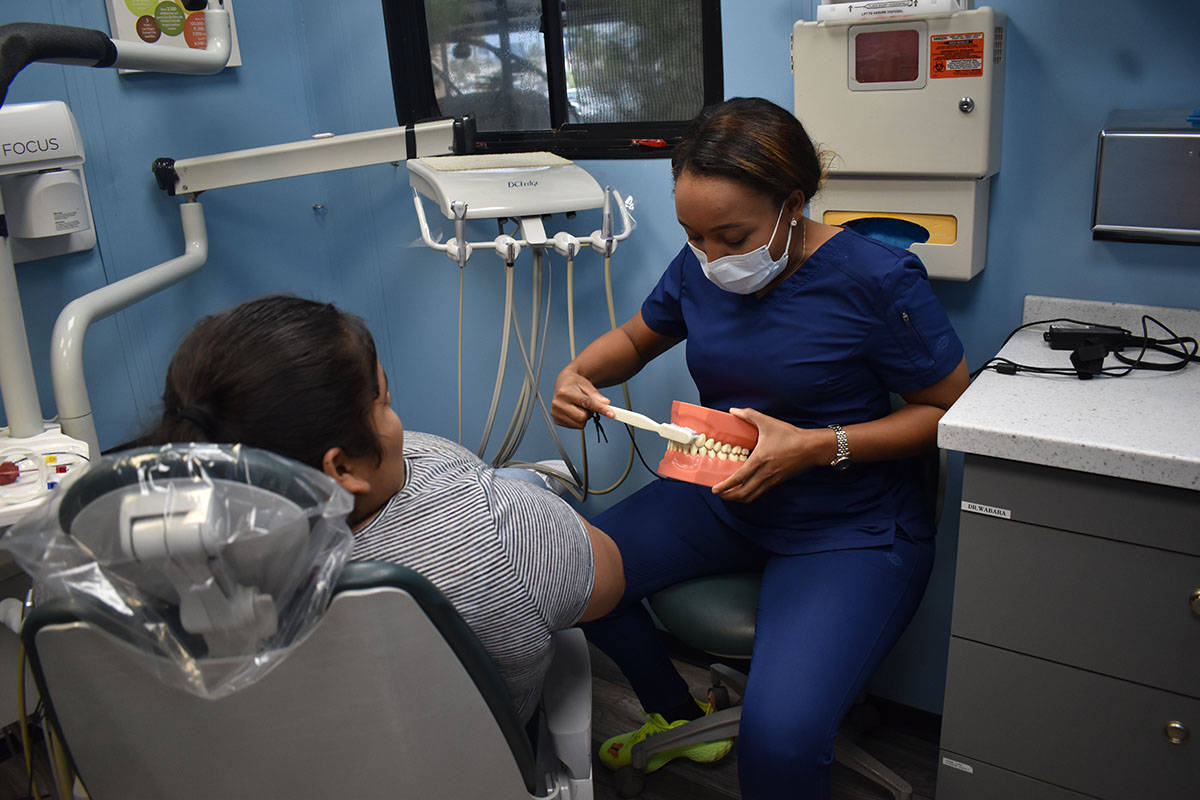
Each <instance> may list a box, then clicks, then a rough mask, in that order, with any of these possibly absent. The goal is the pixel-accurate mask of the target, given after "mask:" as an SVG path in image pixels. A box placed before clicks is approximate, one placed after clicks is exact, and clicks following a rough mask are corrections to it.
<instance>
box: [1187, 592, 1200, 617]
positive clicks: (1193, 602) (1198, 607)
mask: <svg viewBox="0 0 1200 800" xmlns="http://www.w3.org/2000/svg"><path fill="white" fill-rule="evenodd" d="M1188 605H1190V606H1191V607H1192V613H1193V614H1195V615H1196V616H1197V617H1200V589H1196V590H1195V591H1194V592H1192V596H1191V598H1189V599H1188Z"/></svg>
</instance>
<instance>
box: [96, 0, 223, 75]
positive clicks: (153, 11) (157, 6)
mask: <svg viewBox="0 0 1200 800" xmlns="http://www.w3.org/2000/svg"><path fill="white" fill-rule="evenodd" d="M105 3H106V4H107V5H108V24H109V30H110V31H111V36H112V38H114V39H119V40H125V41H131V42H132V41H141V42H145V43H147V44H152V45H155V46H158V47H191V48H193V49H195V50H203V49H204V48H205V47H206V46H207V45H208V39H207V38H206V36H205V31H204V11H203V10H200V11H188V10H187V9H186V8H185V7H184V5H183V2H182V0H105ZM225 10H226V11H227V12H228V13H229V25H230V32H231V36H232V39H233V42H232V44H233V51H232V52H231V53H230V56H229V64H228V65H227V66H230V67H240V66H241V65H242V53H241V50H240V49H238V38H237V26H236V25H235V24H234V21H233V0H225ZM120 72H122V73H125V72H140V70H133V69H122V70H120Z"/></svg>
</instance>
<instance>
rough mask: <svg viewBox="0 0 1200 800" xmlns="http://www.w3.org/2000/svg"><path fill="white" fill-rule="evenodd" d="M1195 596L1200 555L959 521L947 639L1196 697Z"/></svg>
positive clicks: (974, 518)
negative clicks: (1192, 601)
mask: <svg viewBox="0 0 1200 800" xmlns="http://www.w3.org/2000/svg"><path fill="white" fill-rule="evenodd" d="M1196 590H1200V557H1196V556H1186V555H1181V554H1179V553H1171V552H1167V551H1165V550H1155V549H1153V548H1149V547H1140V546H1138V545H1131V544H1124V543H1121V542H1114V541H1111V540H1108V539H1099V538H1096V537H1094V536H1082V535H1080V534H1077V533H1067V532H1065V531H1060V530H1055V529H1053V528H1041V527H1037V526H1034V525H1026V524H1023V523H1020V522H1009V521H1006V520H1002V519H994V518H992V517H985V516H981V515H979V514H963V517H962V524H961V526H960V528H959V535H958V571H957V575H956V577H955V591H954V617H953V622H952V624H951V632H952V633H953V634H954V635H955V636H961V637H964V638H967V639H974V640H975V641H979V642H984V643H987V644H993V645H997V646H999V647H1004V648H1007V649H1009V650H1016V651H1018V652H1022V653H1029V654H1031V655H1035V656H1040V657H1042V658H1046V659H1050V660H1052V661H1059V662H1062V663H1064V664H1070V665H1073V666H1076V667H1083V668H1084V669H1089V670H1092V671H1094V672H1101V673H1104V674H1106V675H1114V676H1116V677H1119V678H1124V679H1125V680H1131V681H1137V682H1139V683H1145V684H1147V685H1149V686H1155V687H1158V688H1160V689H1167V690H1169V691H1172V692H1179V693H1180V694H1186V695H1191V696H1192V697H1196V698H1200V616H1197V615H1196V613H1195V612H1194V611H1193V610H1192V608H1191V606H1190V603H1189V599H1190V597H1191V594H1192V592H1194V591H1196ZM1197 724H1198V725H1200V721H1197ZM1198 757H1200V755H1198Z"/></svg>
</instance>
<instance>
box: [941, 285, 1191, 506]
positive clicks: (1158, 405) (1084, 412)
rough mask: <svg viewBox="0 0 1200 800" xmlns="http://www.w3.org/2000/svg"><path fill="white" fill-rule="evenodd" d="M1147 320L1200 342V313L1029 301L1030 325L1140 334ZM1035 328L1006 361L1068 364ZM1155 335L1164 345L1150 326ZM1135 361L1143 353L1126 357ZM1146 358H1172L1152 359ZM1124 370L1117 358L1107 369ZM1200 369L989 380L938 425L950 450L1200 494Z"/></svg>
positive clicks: (990, 376) (1008, 351) (989, 376)
mask: <svg viewBox="0 0 1200 800" xmlns="http://www.w3.org/2000/svg"><path fill="white" fill-rule="evenodd" d="M1143 314H1149V315H1151V316H1153V317H1155V318H1157V319H1159V320H1161V321H1162V322H1163V323H1164V324H1166V325H1167V326H1169V327H1170V328H1171V329H1172V330H1174V331H1175V333H1176V334H1178V335H1180V336H1195V337H1197V338H1200V310H1192V309H1179V308H1161V307H1156V306H1135V305H1128V304H1125V303H1102V302H1094V301H1085V300H1067V299H1062V298H1054V297H1040V296H1036V295H1030V296H1028V297H1026V298H1025V309H1024V319H1023V322H1032V321H1034V320H1041V319H1051V318H1055V317H1067V318H1071V319H1075V320H1079V321H1084V322H1093V323H1098V324H1110V325H1120V326H1123V327H1125V328H1127V329H1129V330H1131V331H1133V332H1134V334H1135V335H1141V331H1142V322H1141V319H1142V315H1143ZM1048 327H1049V325H1035V326H1033V327H1031V328H1026V329H1025V330H1023V331H1020V332H1019V333H1017V334H1016V335H1015V336H1014V337H1013V338H1012V339H1011V340H1010V341H1009V342H1008V344H1006V345H1005V346H1004V348H1003V349H1002V350H1001V351H1000V353H999V355H1001V356H1003V357H1005V358H1010V359H1012V360H1013V361H1016V362H1018V363H1020V364H1029V365H1033V366H1044V367H1051V366H1055V367H1068V368H1069V367H1070V366H1071V363H1070V351H1067V350H1051V349H1050V346H1049V345H1048V344H1047V343H1046V342H1045V341H1043V339H1042V333H1043V332H1044V331H1046V330H1047V329H1048ZM1149 335H1150V336H1151V337H1154V338H1166V337H1167V334H1166V332H1164V331H1163V330H1162V329H1161V328H1158V327H1157V326H1154V325H1151V326H1150V328H1149ZM1125 355H1127V356H1130V357H1135V356H1136V355H1137V352H1136V351H1125ZM1147 360H1156V361H1166V360H1169V359H1168V358H1167V357H1166V356H1160V355H1158V354H1154V353H1152V354H1150V355H1149V356H1147ZM1109 365H1113V366H1120V362H1119V361H1117V360H1116V359H1115V358H1113V357H1112V356H1111V355H1110V356H1109V357H1108V358H1107V359H1106V360H1105V366H1109ZM1198 412H1200V364H1196V363H1193V364H1191V365H1190V366H1188V367H1186V368H1185V369H1183V370H1180V371H1177V372H1151V371H1144V370H1135V371H1133V372H1132V373H1130V374H1129V375H1127V376H1126V377H1123V378H1111V377H1096V378H1093V379H1091V380H1079V379H1078V378H1076V377H1073V376H1057V375H1034V374H1029V373H1019V374H1017V375H1001V374H999V373H996V372H993V371H990V370H989V371H987V372H984V373H982V374H981V375H980V376H979V377H977V378H976V379H975V381H974V382H973V383H972V384H971V386H970V388H969V389H967V391H966V392H965V393H964V394H963V396H962V397H960V398H959V400H958V402H957V403H955V404H954V406H953V407H952V408H951V409H950V410H949V411H948V412H946V415H945V416H944V417H942V421H941V424H940V425H939V426H938V445H939V446H941V447H943V448H945V449H947V450H960V451H962V452H965V453H975V454H978V455H985V456H993V457H996V458H1005V459H1009V460H1013V461H1023V462H1026V463H1030V464H1041V465H1045V466H1051V467H1060V468H1063V469H1071V470H1076V471H1079V472H1091V473H1096V474H1099V475H1110V476H1113V477H1117V478H1127V479H1130V480H1135V481H1144V482H1147V483H1156V484H1163V485H1167V486H1177V487H1181V488H1186V489H1194V490H1198V491H1200V421H1198V420H1197V417H1198V416H1200V414H1198Z"/></svg>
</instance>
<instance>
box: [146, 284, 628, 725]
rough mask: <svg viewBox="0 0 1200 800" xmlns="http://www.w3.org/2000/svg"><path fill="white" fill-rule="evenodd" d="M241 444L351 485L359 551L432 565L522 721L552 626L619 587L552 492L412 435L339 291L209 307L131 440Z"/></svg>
mask: <svg viewBox="0 0 1200 800" xmlns="http://www.w3.org/2000/svg"><path fill="white" fill-rule="evenodd" d="M186 441H209V442H221V443H225V442H229V443H234V442H236V443H241V444H245V445H248V446H252V447H257V448H262V449H265V450H270V451H273V452H275V453H277V454H279V455H283V456H287V457H289V458H292V459H295V460H297V461H300V462H302V463H304V464H308V465H309V466H312V467H314V468H316V469H319V470H321V471H323V472H324V473H325V474H327V475H329V476H330V477H332V478H333V479H334V480H335V481H337V483H338V484H340V485H341V487H342V488H344V489H346V490H347V491H348V492H350V494H351V495H352V496H353V500H354V505H353V510H352V511H351V513H350V515H349V517H348V520H347V521H348V522H349V523H350V526H351V528H352V530H353V531H354V547H353V551H352V553H351V556H350V557H351V559H352V560H381V561H391V562H394V563H398V564H401V565H404V566H407V567H410V568H412V569H414V570H416V571H417V572H419V573H421V574H422V575H424V576H425V577H426V578H428V579H429V580H430V581H431V582H432V583H433V584H434V585H435V586H436V587H437V588H438V589H440V590H441V591H442V593H443V594H444V595H445V596H446V597H447V599H449V600H450V602H451V603H452V604H453V605H454V606H455V608H456V609H457V611H458V613H459V614H460V615H461V616H462V618H463V619H464V621H465V622H466V623H467V625H468V626H470V627H471V629H472V630H473V631H474V632H475V634H476V635H477V636H478V637H479V640H480V642H481V643H482V645H483V646H484V648H485V649H486V650H487V652H488V653H489V655H490V656H491V657H492V660H493V661H494V662H495V664H496V667H497V669H498V670H499V672H500V674H501V676H502V677H503V679H504V681H505V683H506V685H507V686H508V689H509V693H510V694H511V696H512V698H513V702H514V705H515V706H516V708H517V711H518V713H519V715H520V717H521V719H522V720H528V719H529V718H530V717H531V716H532V714H533V711H534V709H535V708H536V706H537V702H538V699H539V697H540V693H541V683H542V679H543V677H544V676H545V673H546V669H547V667H548V666H549V663H550V661H551V658H552V656H553V652H552V644H551V633H552V632H553V631H555V630H560V629H563V628H568V627H571V626H572V625H574V624H575V623H577V622H580V621H587V620H592V619H596V618H598V617H600V616H603V615H604V614H605V613H607V612H608V611H609V610H610V609H611V608H612V607H613V606H614V604H615V603H616V601H617V600H618V599H619V598H620V597H621V594H622V592H623V590H624V577H623V573H622V567H621V557H620V554H619V552H618V551H617V548H616V546H615V545H614V544H613V542H612V540H611V539H609V537H608V536H607V535H605V534H604V533H603V532H602V531H600V530H598V529H596V528H594V527H592V526H591V525H589V524H588V523H587V522H586V521H584V520H583V519H582V518H581V517H580V516H579V515H578V514H576V513H575V512H574V511H573V510H572V509H571V508H570V506H568V505H567V504H566V503H565V502H564V501H563V500H561V499H560V498H558V497H556V496H555V495H554V494H553V493H552V492H550V491H547V490H544V489H541V488H538V487H536V486H533V485H532V484H530V483H527V482H524V481H519V480H511V479H508V478H505V477H503V476H500V475H497V474H496V472H495V470H493V469H492V468H491V467H489V466H487V465H486V464H484V463H483V462H482V461H480V460H479V459H478V458H477V457H476V456H475V455H474V454H472V453H471V452H469V451H468V450H466V449H465V448H463V447H461V446H459V445H457V444H454V443H453V442H450V441H448V440H446V439H442V438H440V437H438V436H433V435H430V434H422V433H409V434H408V435H407V436H406V435H405V431H404V430H403V427H402V426H401V423H400V419H399V417H398V416H397V415H396V413H395V412H394V411H393V410H392V408H391V396H390V393H389V390H388V377H387V375H386V374H385V373H384V371H383V369H382V367H381V366H380V365H379V362H378V360H377V358H376V352H375V344H374V341H373V339H372V337H371V334H370V332H369V331H368V330H367V329H366V327H365V325H364V324H363V323H362V321H361V320H359V319H358V318H357V317H354V316H353V315H350V314H346V313H344V312H342V311H340V310H338V309H337V308H335V307H334V306H332V305H329V304H326V303H317V302H313V301H309V300H303V299H299V298H294V297H284V296H269V297H263V298H260V299H258V300H253V301H250V302H248V303H244V304H242V305H240V306H237V307H235V308H233V309H230V310H229V311H226V312H223V313H221V314H216V315H214V316H211V317H207V318H205V319H203V320H201V321H200V322H199V323H198V324H197V325H196V326H195V328H193V330H192V331H191V332H190V333H189V334H188V336H187V337H186V338H185V339H184V341H183V343H182V344H181V345H180V346H179V349H178V350H177V351H176V353H175V356H174V358H173V359H172V360H171V364H170V367H169V368H168V372H167V379H166V387H165V389H164V391H163V414H162V418H161V419H160V420H159V421H158V422H157V423H156V424H155V425H154V427H153V428H152V429H151V430H150V431H149V432H148V433H146V434H145V435H143V436H142V437H141V438H140V439H139V440H138V441H137V442H136V443H135V444H138V445H155V444H166V443H168V442H186Z"/></svg>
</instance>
